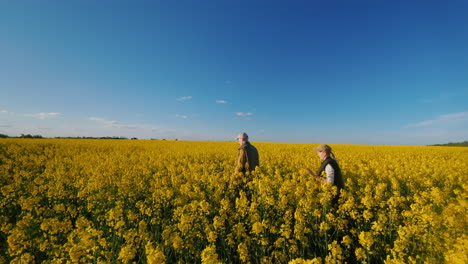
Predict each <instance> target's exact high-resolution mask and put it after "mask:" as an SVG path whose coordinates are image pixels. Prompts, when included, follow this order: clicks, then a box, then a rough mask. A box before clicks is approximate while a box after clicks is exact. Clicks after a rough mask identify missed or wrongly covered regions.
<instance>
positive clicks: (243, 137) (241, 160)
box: [235, 132, 259, 173]
mask: <svg viewBox="0 0 468 264" xmlns="http://www.w3.org/2000/svg"><path fill="white" fill-rule="evenodd" d="M236 139H237V140H238V141H239V145H240V148H239V155H238V156H237V165H236V171H235V172H236V173H246V172H250V171H253V170H255V168H256V167H257V166H258V165H259V161H258V151H257V149H256V148H255V147H254V146H253V145H252V144H250V142H249V136H248V135H247V134H246V133H245V132H242V133H240V134H239V136H238V137H237V138H236Z"/></svg>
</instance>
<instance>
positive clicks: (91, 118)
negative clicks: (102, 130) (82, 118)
mask: <svg viewBox="0 0 468 264" xmlns="http://www.w3.org/2000/svg"><path fill="white" fill-rule="evenodd" d="M88 119H89V120H91V121H98V122H104V121H106V120H105V119H104V118H100V117H90V118H88Z"/></svg>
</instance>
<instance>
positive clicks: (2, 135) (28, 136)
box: [0, 134, 138, 139]
mask: <svg viewBox="0 0 468 264" xmlns="http://www.w3.org/2000/svg"><path fill="white" fill-rule="evenodd" d="M0 138H48V137H43V136H42V135H31V134H21V136H18V137H11V136H8V135H5V134H0ZM50 138H69V139H129V138H127V137H116V136H113V137H109V136H107V137H50ZM131 139H138V138H136V137H133V138H131Z"/></svg>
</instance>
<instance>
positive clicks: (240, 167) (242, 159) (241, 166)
mask: <svg viewBox="0 0 468 264" xmlns="http://www.w3.org/2000/svg"><path fill="white" fill-rule="evenodd" d="M246 163H247V158H246V155H245V150H244V149H242V148H241V149H240V150H239V157H237V166H236V170H235V173H238V172H244V171H245V164H246Z"/></svg>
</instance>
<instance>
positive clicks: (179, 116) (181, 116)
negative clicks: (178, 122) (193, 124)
mask: <svg viewBox="0 0 468 264" xmlns="http://www.w3.org/2000/svg"><path fill="white" fill-rule="evenodd" d="M176 117H178V118H182V119H186V118H188V116H186V115H176Z"/></svg>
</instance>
